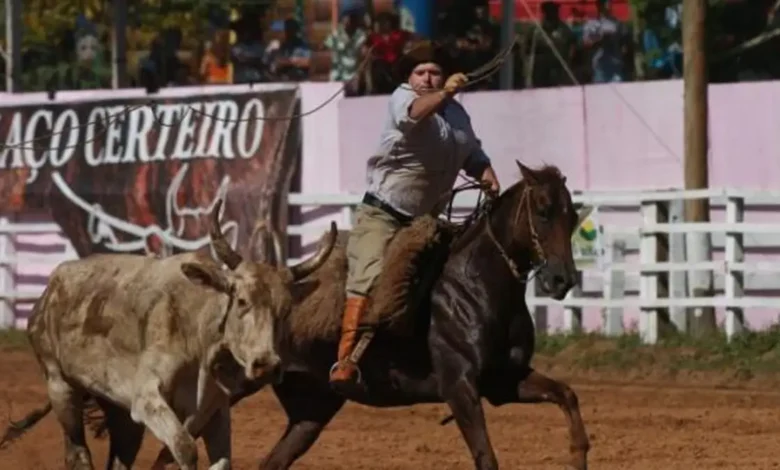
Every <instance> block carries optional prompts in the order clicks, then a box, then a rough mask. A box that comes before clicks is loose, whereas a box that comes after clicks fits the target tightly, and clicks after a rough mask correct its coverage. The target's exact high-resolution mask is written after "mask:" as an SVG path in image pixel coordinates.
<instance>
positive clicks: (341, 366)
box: [330, 297, 368, 386]
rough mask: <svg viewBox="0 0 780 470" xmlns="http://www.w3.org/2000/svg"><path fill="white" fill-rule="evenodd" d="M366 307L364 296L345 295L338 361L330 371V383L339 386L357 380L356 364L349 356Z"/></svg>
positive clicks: (366, 300) (366, 299) (366, 301)
mask: <svg viewBox="0 0 780 470" xmlns="http://www.w3.org/2000/svg"><path fill="white" fill-rule="evenodd" d="M367 307H368V298H366V297H347V302H346V305H345V306H344V315H343V317H342V319H341V339H340V340H339V350H338V362H336V363H335V364H334V365H333V368H332V369H331V371H330V383H331V385H334V386H339V385H341V384H344V383H353V382H356V381H357V371H358V370H357V364H355V363H354V362H352V361H351V360H350V358H349V355H350V353H351V352H352V348H354V347H355V338H357V329H358V325H359V324H360V318H361V317H362V316H363V313H364V312H365V311H366V308H367Z"/></svg>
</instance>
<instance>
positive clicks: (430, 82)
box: [409, 62, 444, 94]
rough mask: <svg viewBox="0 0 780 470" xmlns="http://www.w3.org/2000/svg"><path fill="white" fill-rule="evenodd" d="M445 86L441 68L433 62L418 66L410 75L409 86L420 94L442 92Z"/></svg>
mask: <svg viewBox="0 0 780 470" xmlns="http://www.w3.org/2000/svg"><path fill="white" fill-rule="evenodd" d="M443 84H444V76H443V74H442V70H441V67H439V66H438V65H437V64H435V63H433V62H425V63H422V64H419V65H417V67H415V68H414V69H413V70H412V73H411V74H410V75H409V85H410V86H411V87H412V89H413V90H414V91H416V92H417V93H420V94H422V93H428V92H431V91H435V90H440V89H441V87H442V85H443Z"/></svg>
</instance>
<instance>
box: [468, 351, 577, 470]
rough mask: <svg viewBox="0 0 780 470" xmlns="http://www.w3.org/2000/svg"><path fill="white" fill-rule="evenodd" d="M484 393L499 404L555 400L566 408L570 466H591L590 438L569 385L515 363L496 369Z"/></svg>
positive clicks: (561, 406)
mask: <svg viewBox="0 0 780 470" xmlns="http://www.w3.org/2000/svg"><path fill="white" fill-rule="evenodd" d="M492 375H493V380H491V381H490V385H487V386H486V387H485V390H483V394H484V396H485V398H487V399H488V401H489V402H490V403H491V404H493V405H495V406H500V405H504V404H507V403H555V404H556V405H558V407H559V408H560V409H561V411H563V414H564V416H565V417H566V421H567V423H568V425H569V466H570V468H573V469H576V470H586V469H587V468H588V463H587V462H588V451H589V450H590V442H589V440H588V435H587V433H586V431H585V424H584V423H583V421H582V415H581V414H580V406H579V400H578V399H577V394H576V393H574V390H572V389H571V387H569V386H568V385H566V384H565V383H563V382H559V381H557V380H553V379H551V378H549V377H547V376H545V375H543V374H540V373H539V372H537V371H535V370H533V369H532V368H530V367H528V366H525V365H524V366H522V367H519V366H515V367H510V368H509V369H507V370H500V371H496V372H495V373H493V374H492Z"/></svg>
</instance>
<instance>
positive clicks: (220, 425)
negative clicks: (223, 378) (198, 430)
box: [202, 397, 231, 470]
mask: <svg viewBox="0 0 780 470" xmlns="http://www.w3.org/2000/svg"><path fill="white" fill-rule="evenodd" d="M202 436H203V441H204V443H205V444H206V454H207V455H208V456H209V463H211V466H210V467H209V470H228V469H229V468H230V459H231V455H230V454H231V451H230V404H229V403H228V400H227V397H225V404H224V406H221V407H220V408H219V409H218V410H217V411H216V413H214V414H213V415H212V416H211V419H210V420H209V422H208V423H207V424H206V426H205V427H204V428H203V430H202Z"/></svg>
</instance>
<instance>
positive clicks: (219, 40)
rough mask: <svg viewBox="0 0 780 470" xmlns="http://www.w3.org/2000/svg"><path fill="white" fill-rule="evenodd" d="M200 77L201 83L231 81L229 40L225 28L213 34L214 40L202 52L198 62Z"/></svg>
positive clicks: (225, 82) (226, 82)
mask: <svg viewBox="0 0 780 470" xmlns="http://www.w3.org/2000/svg"><path fill="white" fill-rule="evenodd" d="M200 79H201V80H202V82H203V83H209V84H228V83H233V70H232V65H231V63H230V41H229V33H228V31H227V30H219V31H217V32H216V33H215V34H214V41H213V42H212V43H211V44H210V45H209V47H208V49H207V50H206V53H205V54H203V60H202V61H201V63H200Z"/></svg>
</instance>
